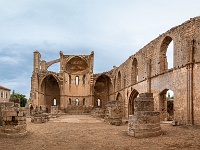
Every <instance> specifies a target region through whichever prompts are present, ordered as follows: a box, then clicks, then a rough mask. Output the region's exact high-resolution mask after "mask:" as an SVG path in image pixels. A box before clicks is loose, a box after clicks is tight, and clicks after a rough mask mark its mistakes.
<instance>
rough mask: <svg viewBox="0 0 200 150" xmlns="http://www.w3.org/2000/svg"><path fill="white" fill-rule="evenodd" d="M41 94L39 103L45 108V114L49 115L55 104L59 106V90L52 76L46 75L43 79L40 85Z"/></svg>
mask: <svg viewBox="0 0 200 150" xmlns="http://www.w3.org/2000/svg"><path fill="white" fill-rule="evenodd" d="M41 92H42V96H41V97H40V102H39V103H40V104H44V105H45V106H46V112H48V113H50V111H51V106H54V105H55V104H56V106H58V107H59V106H60V88H59V84H58V81H57V80H56V79H55V77H54V76H53V75H48V76H46V77H45V78H44V80H43V81H42V84H41ZM55 102H56V103H55Z"/></svg>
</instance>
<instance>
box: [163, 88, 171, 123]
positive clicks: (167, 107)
mask: <svg viewBox="0 0 200 150" xmlns="http://www.w3.org/2000/svg"><path fill="white" fill-rule="evenodd" d="M159 111H160V120H161V121H167V120H173V119H174V93H173V91H171V90H169V89H165V90H163V91H162V92H160V94H159Z"/></svg>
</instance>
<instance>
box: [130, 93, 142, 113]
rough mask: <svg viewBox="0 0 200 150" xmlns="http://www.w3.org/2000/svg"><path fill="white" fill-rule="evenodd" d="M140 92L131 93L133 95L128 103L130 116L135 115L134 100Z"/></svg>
mask: <svg viewBox="0 0 200 150" xmlns="http://www.w3.org/2000/svg"><path fill="white" fill-rule="evenodd" d="M138 94H139V93H138V91H137V90H133V91H132V92H131V95H130V97H129V102H128V115H133V114H134V100H135V98H136V97H137V96H138Z"/></svg>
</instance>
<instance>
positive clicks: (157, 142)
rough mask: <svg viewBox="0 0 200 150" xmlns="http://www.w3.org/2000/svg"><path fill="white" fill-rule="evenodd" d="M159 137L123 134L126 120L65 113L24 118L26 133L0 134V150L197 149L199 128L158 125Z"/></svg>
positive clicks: (199, 141) (125, 129) (199, 147)
mask: <svg viewBox="0 0 200 150" xmlns="http://www.w3.org/2000/svg"><path fill="white" fill-rule="evenodd" d="M161 127H162V130H163V134H162V135H161V136H159V137H151V138H143V139H136V138H134V137H130V136H128V135H127V124H125V125H122V126H112V125H109V124H106V123H104V122H103V120H101V119H96V118H92V117H91V116H87V115H80V116H77V115H68V116H67V115H65V116H60V117H59V118H55V119H51V120H50V121H49V122H47V123H44V124H33V123H31V122H30V119H27V129H28V134H27V135H26V136H24V137H19V138H4V137H0V150H79V149H81V150H134V149H137V150H140V149H142V150H160V149H162V150H168V149H169V150H176V149H181V150H188V149H191V150H194V149H200V129H199V128H197V127H188V126H171V125H169V124H162V125H161Z"/></svg>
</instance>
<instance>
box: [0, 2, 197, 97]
mask: <svg viewBox="0 0 200 150" xmlns="http://www.w3.org/2000/svg"><path fill="white" fill-rule="evenodd" d="M199 6H200V1H199V0H187V1H186V0H165V1H161V0H0V85H2V86H5V87H7V88H10V89H12V90H13V89H14V90H15V92H19V93H22V94H25V95H26V96H27V98H28V97H29V91H30V80H31V74H32V70H33V52H34V51H35V50H38V51H39V52H40V53H41V55H42V59H43V60H46V61H50V60H54V59H57V58H59V51H63V53H64V54H90V52H91V51H94V53H95V60H94V64H95V65H94V72H95V73H99V72H103V71H108V70H111V69H112V67H113V66H114V65H116V66H119V65H120V64H121V63H122V62H124V61H125V60H126V59H127V58H128V57H129V56H130V55H133V54H134V53H135V52H137V51H138V50H139V49H141V48H142V47H143V46H145V45H146V44H148V43H149V42H150V41H151V40H153V39H155V38H156V37H157V36H159V34H162V33H164V32H166V31H167V30H169V29H170V28H172V27H174V26H177V25H179V24H181V23H183V22H185V21H187V20H189V19H190V18H193V17H196V16H199V15H200V9H199ZM51 69H52V70H54V71H58V66H56V65H55V66H52V68H51Z"/></svg>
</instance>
